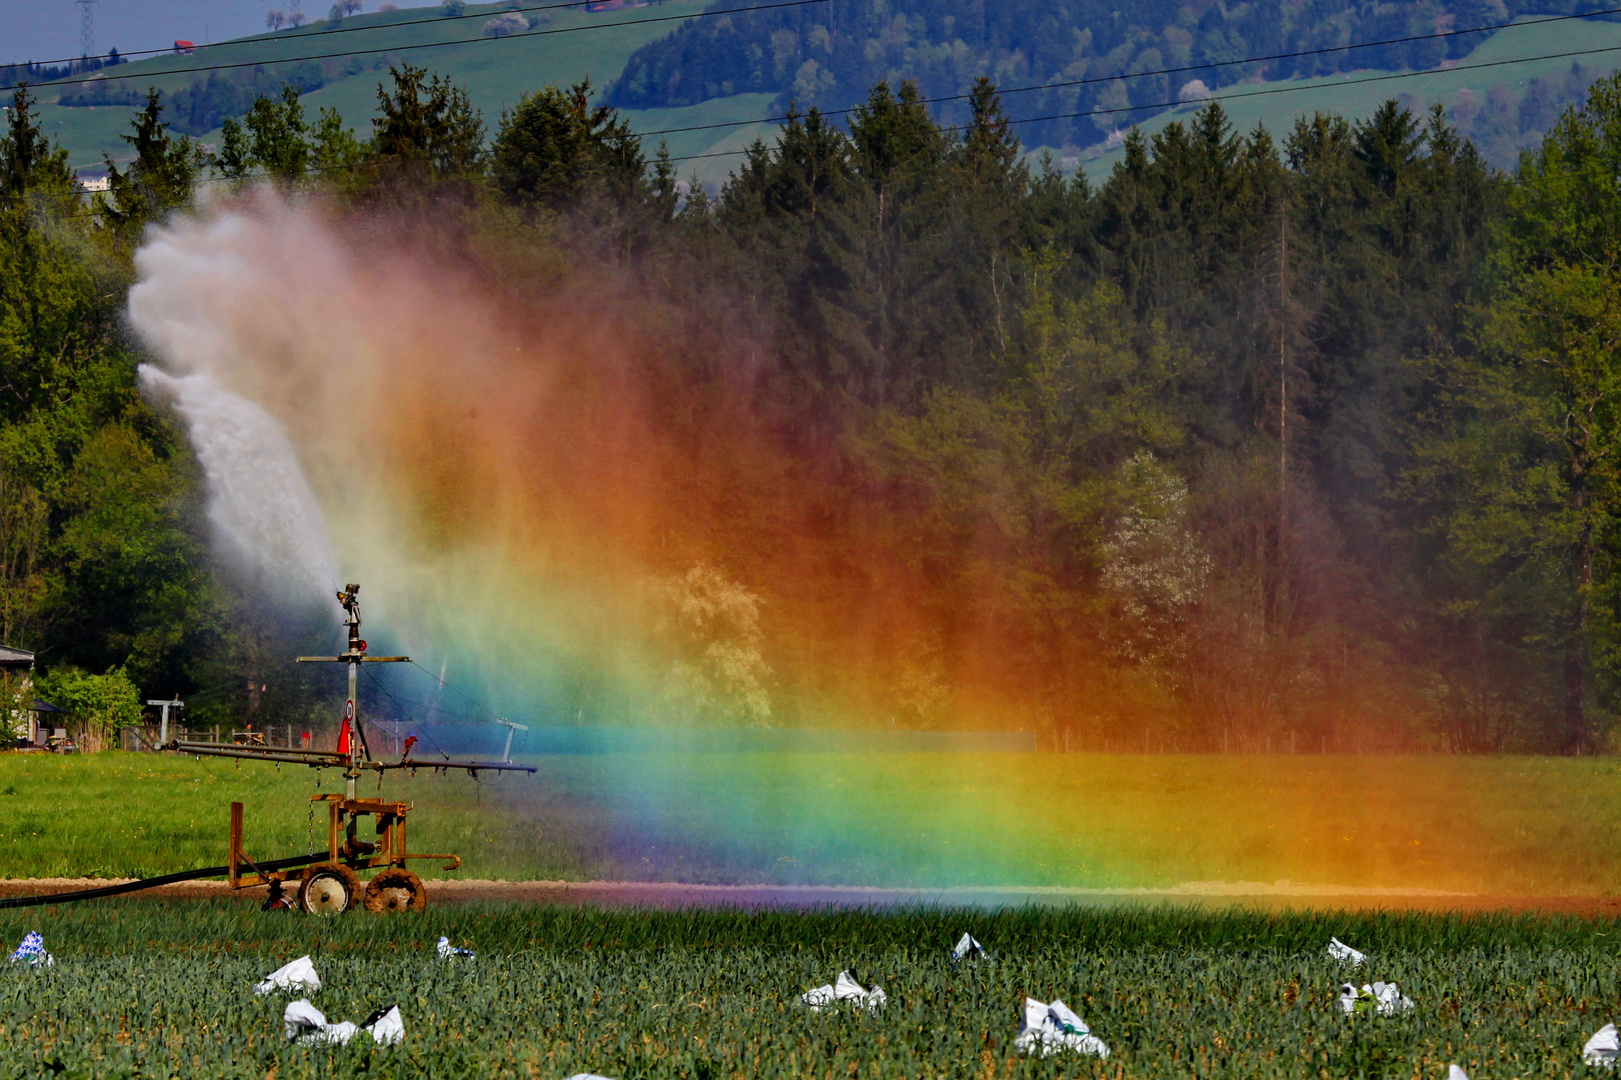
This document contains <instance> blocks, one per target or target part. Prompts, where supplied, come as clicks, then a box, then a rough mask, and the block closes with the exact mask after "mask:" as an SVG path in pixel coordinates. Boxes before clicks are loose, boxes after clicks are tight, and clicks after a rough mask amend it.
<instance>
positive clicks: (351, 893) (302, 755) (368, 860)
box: [152, 585, 535, 915]
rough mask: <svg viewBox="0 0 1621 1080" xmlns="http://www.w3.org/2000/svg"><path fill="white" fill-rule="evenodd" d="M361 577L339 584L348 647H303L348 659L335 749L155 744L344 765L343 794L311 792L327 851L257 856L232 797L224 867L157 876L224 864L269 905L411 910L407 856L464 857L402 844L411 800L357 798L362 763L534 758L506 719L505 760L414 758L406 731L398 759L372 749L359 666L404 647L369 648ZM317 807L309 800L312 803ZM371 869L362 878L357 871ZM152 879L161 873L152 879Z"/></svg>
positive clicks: (395, 765)
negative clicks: (249, 848)
mask: <svg viewBox="0 0 1621 1080" xmlns="http://www.w3.org/2000/svg"><path fill="white" fill-rule="evenodd" d="M359 596H360V586H359V585H345V586H344V589H343V591H342V592H340V593H338V603H340V604H342V605H343V610H344V614H345V616H346V617H345V619H344V623H345V625H346V626H348V628H349V648H348V649H347V650H346V651H344V652H342V653H340V654H338V655H337V656H300V657H299V658H298V661H299V663H302V664H346V665H348V668H349V698H348V702H347V704H346V705H345V707H344V716H343V727H342V729H341V732H340V734H339V736H338V747H337V749H336V750H303V749H290V748H283V747H275V746H242V745H238V744H236V743H215V742H191V741H189V740H185V739H175V740H172V741H170V742H166V743H164V744H162V746H161V747H159V749H161V750H166V751H172V752H175V753H180V754H191V755H194V756H197V757H229V758H247V759H249V760H253V761H274V762H288V763H292V764H295V765H308V766H309V767H310V768H314V769H322V768H336V769H342V770H343V782H344V786H343V794H342V795H335V794H326V793H317V794H315V795H311V796H310V801H311V803H312V804H313V803H325V804H326V807H327V850H326V851H325V852H316V853H314V854H311V855H299V856H294V857H293V858H290V859H276V860H272V861H260V862H255V861H254V860H253V859H251V858H249V857H248V854H247V852H246V851H244V850H243V846H242V804H241V803H239V802H233V803H232V804H231V830H230V840H229V843H228V847H227V858H226V864H225V866H224V867H223V868H220V867H210V868H209V870H208V871H192V872H189V873H187V874H184V875H169V876H168V877H167V878H164V879H161V880H162V881H175V880H184V879H186V878H189V877H217V876H219V873H220V872H221V871H222V869H223V873H224V875H225V878H226V881H227V882H228V883H229V884H230V887H231V888H233V889H252V888H260V887H264V886H269V889H270V895H269V898H268V899H267V900H266V901H265V909H266V910H275V909H279V908H290V907H297V908H298V909H300V910H302V911H305V912H308V913H309V914H311V915H341V914H343V913H344V912H346V911H348V910H350V909H351V908H353V907H355V906H357V903H358V904H359V906H363V907H365V909H366V910H367V911H374V912H390V911H413V910H418V909H420V908H422V907H423V906H425V905H426V904H427V902H428V892H427V890H426V889H425V888H424V887H423V885H422V879H421V878H419V877H417V875H416V874H414V873H412V872H411V870H410V868H409V867H408V865H407V864H408V863H409V862H410V860H412V859H444V860H447V862H446V864H445V867H444V868H445V869H446V870H454V869H456V868H457V867H458V866H460V865H461V857H460V856H458V855H431V854H422V853H419V852H412V851H409V850H407V848H406V841H405V819H406V815H407V814H408V813H409V812H410V811H411V806H412V804H410V803H408V802H396V801H391V800H388V799H362V798H360V797H359V795H358V794H356V791H355V787H356V782H357V781H358V780H359V779H360V777H361V776H362V775H363V774H365V773H366V772H375V773H377V774H378V777H379V779H380V778H381V776H382V774H383V773H385V772H388V771H390V770H392V769H410V770H413V771H414V770H416V769H420V768H427V769H435V770H439V771H445V770H449V769H466V770H467V772H468V774H469V775H471V776H474V777H477V776H478V774H479V773H480V772H484V771H500V772H528V773H532V772H534V771H535V767H534V766H532V765H514V764H513V763H512V762H511V760H510V756H511V754H510V749H511V746H512V737H511V730H510V729H511V728H512V727H521V725H508V726H509V731H508V735H507V747H508V755H507V756H508V758H509V760H506V761H455V760H451V759H450V758H444V759H443V760H420V759H415V758H412V757H411V748H412V746H413V745H414V744H415V742H416V740H415V739H407V740H406V741H405V745H404V749H403V750H402V751H401V754H400V759H399V760H398V761H384V760H382V759H381V758H380V757H373V756H372V753H371V749H370V747H369V745H368V744H367V741H366V728H365V726H364V725H363V724H362V723H361V719H360V686H359V682H360V665H361V664H402V663H409V662H410V659H411V658H410V657H408V656H368V655H366V642H365V641H364V640H363V639H362V638H361V636H360V600H359ZM310 813H311V815H312V816H313V814H314V813H315V808H314V806H313V805H312V806H311V808H310ZM365 819H370V820H371V821H372V822H373V838H372V839H370V840H367V839H363V838H362V836H361V823H362V821H363V820H365ZM369 871H376V874H375V875H374V876H373V877H372V879H371V880H370V881H368V882H366V883H365V885H364V887H363V886H362V884H361V881H360V875H361V874H362V873H366V872H369ZM152 883H153V884H158V883H159V879H152Z"/></svg>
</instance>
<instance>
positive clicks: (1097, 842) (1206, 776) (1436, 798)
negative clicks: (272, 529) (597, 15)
mask: <svg viewBox="0 0 1621 1080" xmlns="http://www.w3.org/2000/svg"><path fill="white" fill-rule="evenodd" d="M532 761H533V763H534V764H535V765H537V766H538V768H539V772H538V773H537V774H536V775H535V776H525V775H519V774H505V775H498V774H490V773H485V774H481V776H480V777H479V778H477V780H475V779H474V778H472V777H469V776H467V775H466V774H465V773H460V772H450V773H446V774H439V773H435V772H432V771H431V770H423V771H421V772H420V773H419V774H418V775H416V776H406V775H403V774H400V773H390V774H388V775H387V777H386V778H385V779H384V780H383V781H382V783H381V784H380V785H379V782H378V781H377V779H376V777H375V776H370V777H368V778H366V779H364V780H362V782H361V790H362V792H363V793H364V794H366V795H373V794H381V795H383V796H384V797H388V798H396V799H405V800H410V801H413V802H414V803H415V804H416V810H415V812H414V814H413V816H412V818H411V824H410V832H411V843H412V848H413V850H419V851H424V852H434V853H444V852H455V853H458V854H460V855H461V856H462V857H463V860H464V862H463V866H462V869H461V870H460V871H457V872H456V873H455V874H452V875H448V876H457V877H463V878H506V879H511V880H536V879H540V880H557V879H572V880H582V879H583V880H664V881H689V882H710V883H778V884H820V885H870V886H895V887H918V888H943V887H949V886H984V887H991V886H1054V887H1070V888H1093V889H1133V888H1167V887H1172V886H1178V885H1186V884H1188V883H1192V882H1228V883H1233V882H1260V883H1267V884H1270V883H1274V882H1278V881H1287V882H1292V883H1295V884H1296V885H1309V886H1338V887H1349V888H1376V889H1391V890H1401V889H1434V890H1445V891H1451V892H1460V893H1487V894H1496V895H1614V894H1615V893H1616V892H1617V891H1618V890H1621V869H1618V868H1617V866H1616V863H1615V860H1613V859H1609V858H1607V857H1606V856H1605V853H1606V852H1609V851H1613V850H1615V849H1616V847H1617V846H1618V845H1621V763H1618V762H1617V761H1615V760H1613V759H1609V758H1591V757H1588V758H1538V757H1508V756H1503V757H1484V756H1482V757H1469V756H1440V755H1436V756H1414V757H1380V756H1371V755H1369V756H1334V755H1328V756H1322V755H1304V754H1303V755H1299V756H1292V755H1271V756H1245V755H1230V756H1217V755H1174V754H1165V755H1160V754H969V753H815V752H802V753H786V752H775V753H662V754H592V755H549V756H545V757H539V758H534V759H532ZM340 789H341V778H340V777H339V776H338V775H337V774H336V773H335V772H334V771H332V770H324V771H317V770H312V769H309V768H306V767H303V766H293V765H284V766H281V767H279V768H278V767H276V766H274V765H270V764H266V763H262V762H241V763H236V762H233V761H228V760H219V759H205V760H195V759H190V758H183V757H178V756H175V755H154V754H137V753H124V752H108V753H103V754H97V755H86V756H80V757H74V756H67V757H58V756H47V755H40V754H4V755H0V877H6V878H24V877H57V876H73V877H77V876H85V875H99V876H106V877H127V876H135V877H139V876H148V875H153V874H160V873H168V872H172V871H177V870H183V869H188V868H191V867H200V866H213V865H218V864H220V863H222V862H223V861H224V849H225V833H226V824H227V813H228V805H229V803H230V802H232V801H233V800H234V801H240V802H242V803H243V804H244V806H245V817H246V826H245V829H246V846H247V851H248V854H249V855H250V856H251V857H253V858H255V859H259V858H267V859H268V858H278V857H282V856H287V855H293V854H300V853H302V852H305V851H308V850H311V848H312V846H313V844H314V843H316V842H320V840H321V838H322V837H323V836H324V828H325V826H324V818H322V817H321V816H320V815H321V812H320V810H318V811H317V813H316V814H314V815H312V814H311V813H310V803H309V797H310V795H311V794H312V793H315V792H317V791H337V790H340ZM437 867H438V864H436V863H430V862H427V861H424V862H422V863H421V864H419V866H418V867H417V869H418V871H419V872H421V873H423V874H424V876H430V877H431V876H434V875H437V874H439V873H440V872H439V870H438V869H437Z"/></svg>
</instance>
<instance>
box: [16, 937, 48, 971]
mask: <svg viewBox="0 0 1621 1080" xmlns="http://www.w3.org/2000/svg"><path fill="white" fill-rule="evenodd" d="M11 962H12V963H13V964H16V963H23V964H27V965H28V966H29V967H50V966H51V965H52V964H55V963H56V960H55V959H54V958H53V957H52V956H51V954H50V953H48V952H46V951H45V939H44V938H42V937H40V936H39V931H38V930H30V931H28V933H26V934H24V935H23V941H22V944H21V945H18V946H17V951H16V952H14V953H12V954H11Z"/></svg>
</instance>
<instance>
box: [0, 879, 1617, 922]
mask: <svg viewBox="0 0 1621 1080" xmlns="http://www.w3.org/2000/svg"><path fill="white" fill-rule="evenodd" d="M116 883H117V882H116V881H115V880H109V879H105V878H96V879H91V878H37V879H21V880H0V897H4V896H39V895H49V894H52V893H60V892H73V891H75V890H78V889H93V888H98V887H100V886H103V885H112V884H116ZM427 886H428V896H429V898H430V900H431V901H432V902H434V903H452V904H454V903H466V902H475V901H476V902H483V903H490V902H508V903H524V904H570V905H591V906H601V907H647V908H683V907H710V908H757V907H775V908H793V909H805V908H819V907H841V908H852V907H879V908H882V907H899V906H928V907H1010V906H1013V907H1016V906H1022V905H1025V904H1071V903H1073V904H1086V905H1098V906H1107V905H1119V904H1145V903H1146V904H1159V903H1177V904H1187V905H1190V906H1195V907H1233V906H1241V907H1260V908H1265V909H1268V910H1286V909H1290V908H1297V909H1298V908H1316V909H1362V910H1370V909H1371V910H1392V911H1463V912H1487V911H1511V912H1543V913H1546V914H1569V915H1580V916H1584V917H1588V918H1606V917H1608V918H1614V917H1621V897H1609V896H1489V895H1474V894H1468V893H1446V892H1439V891H1436V890H1423V891H1403V890H1396V889H1345V888H1336V887H1334V886H1311V885H1295V884H1291V883H1288V882H1276V883H1273V884H1270V885H1268V884H1262V883H1256V882H1195V883H1191V884H1188V885H1181V886H1177V887H1175V888H1169V889H1059V888H1016V887H1009V888H953V889H880V888H866V887H839V886H825V885H689V884H679V883H674V882H628V881H585V882H569V881H429V882H428V883H427ZM126 895H127V896H131V897H163V898H167V899H201V898H214V897H231V898H235V899H239V900H241V901H243V902H244V903H247V902H257V901H260V900H262V899H263V898H264V890H263V889H246V890H242V891H239V892H232V891H231V890H230V889H229V888H227V887H226V885H225V883H224V882H222V881H188V882H181V883H179V884H176V885H164V886H161V887H159V888H156V889H150V890H146V891H144V892H140V893H129V894H126Z"/></svg>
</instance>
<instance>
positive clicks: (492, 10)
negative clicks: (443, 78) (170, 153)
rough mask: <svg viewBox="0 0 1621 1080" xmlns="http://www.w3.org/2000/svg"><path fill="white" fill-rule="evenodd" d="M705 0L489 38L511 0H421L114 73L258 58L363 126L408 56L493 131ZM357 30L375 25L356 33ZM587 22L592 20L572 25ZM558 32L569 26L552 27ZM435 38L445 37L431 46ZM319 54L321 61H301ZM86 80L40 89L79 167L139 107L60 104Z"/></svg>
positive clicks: (574, 18) (687, 150) (150, 77)
mask: <svg viewBox="0 0 1621 1080" xmlns="http://www.w3.org/2000/svg"><path fill="white" fill-rule="evenodd" d="M703 6H704V5H703V3H702V0H668V2H665V3H661V4H659V5H657V6H650V7H644V8H637V9H632V10H627V11H613V12H602V13H588V12H585V11H582V10H577V9H568V10H559V11H554V12H548V13H546V14H547V15H549V16H550V21H549V22H546V23H543V24H541V25H540V26H538V27H536V28H535V29H534V30H532V31H531V32H529V33H526V34H517V35H513V36H511V37H504V38H486V37H481V36H480V32H481V28H482V26H483V22H484V20H485V19H487V18H489V17H492V16H495V15H498V14H501V13H503V12H505V11H507V10H508V6H507V5H505V4H501V5H494V4H492V5H484V6H470V7H469V8H468V9H467V10H468V13H469V14H470V15H471V16H472V17H470V18H459V19H443V18H432V17H425V16H424V13H423V9H420V8H417V9H413V10H410V11H398V12H388V13H378V14H370V15H362V16H358V17H355V18H352V19H348V20H345V21H344V23H343V24H342V28H343V30H344V31H345V32H344V33H341V34H334V33H331V32H329V31H328V30H327V29H326V24H325V23H316V24H313V25H312V26H306V27H303V28H300V29H298V30H293V31H282V32H279V33H276V34H261V35H258V36H255V37H251V38H244V39H242V40H240V41H235V42H229V43H226V44H223V45H220V46H216V47H213V48H210V49H207V50H200V51H199V52H197V53H196V54H194V55H192V56H162V57H155V58H151V59H147V60H142V61H138V62H135V63H131V64H128V65H124V66H120V67H118V68H117V69H115V70H116V72H117V78H116V79H109V80H108V81H109V82H110V83H113V84H114V85H115V87H116V86H117V84H124V85H123V86H122V87H119V88H120V89H125V90H127V91H128V92H129V93H131V94H136V93H140V92H142V91H144V89H145V88H146V87H148V86H156V87H158V88H159V89H161V90H164V91H165V92H166V93H168V94H173V93H174V92H176V91H179V90H181V89H183V88H186V87H189V86H190V85H191V84H192V83H193V82H194V81H196V80H199V79H201V78H203V77H204V76H203V74H202V73H201V71H200V69H202V68H206V67H212V66H215V65H222V64H242V63H248V62H255V61H256V62H259V63H261V64H263V65H264V66H265V68H266V73H265V74H264V75H263V76H261V79H260V81H261V82H263V83H268V84H271V85H274V84H275V83H276V82H278V81H280V80H282V79H286V80H289V81H294V82H300V81H301V79H302V80H303V81H302V84H303V85H308V84H309V82H310V81H316V82H319V83H320V85H319V86H318V87H316V88H315V89H311V90H308V91H307V92H306V94H305V101H306V103H307V104H308V106H309V107H310V109H311V111H312V112H313V111H314V110H315V109H316V108H319V107H322V106H327V107H331V108H335V109H337V110H338V111H339V112H341V113H342V114H343V116H344V117H345V118H346V119H347V120H349V121H350V122H351V123H352V124H354V125H355V126H356V127H357V128H359V129H361V133H362V134H365V130H366V128H367V126H368V122H369V117H370V116H371V114H372V112H373V110H374V108H375V106H376V91H377V84H378V82H379V80H380V79H381V78H382V77H383V75H384V74H385V73H386V70H387V68H388V66H389V65H390V64H391V63H398V62H401V61H404V62H409V63H412V64H417V65H419V66H423V67H427V68H429V69H431V70H433V71H436V72H441V73H444V74H446V75H448V76H450V77H451V78H452V79H454V80H456V81H457V82H458V83H460V84H462V85H463V86H464V87H465V88H466V89H467V92H468V94H469V95H470V96H471V97H472V99H473V103H474V104H475V105H476V106H478V107H479V108H480V109H481V110H483V112H484V114H485V119H486V121H487V122H488V123H489V124H490V125H491V127H492V128H493V126H494V123H495V121H496V120H497V118H498V117H499V115H500V113H501V110H502V109H504V108H508V107H510V106H511V105H513V104H515V103H516V102H517V100H518V99H519V98H520V97H521V96H522V95H523V94H524V93H526V92H527V91H530V90H534V89H537V88H539V87H541V86H544V85H546V84H547V83H558V84H568V83H573V82H575V81H578V80H579V79H581V78H584V77H586V76H590V77H591V79H592V80H593V81H594V82H596V83H598V84H605V83H606V82H608V81H609V80H611V79H612V78H614V76H616V75H617V74H618V73H619V70H620V69H621V68H622V67H623V66H624V64H625V61H626V59H627V58H628V57H629V56H630V54H631V53H632V52H633V51H635V49H637V48H638V47H639V46H641V45H644V44H646V43H647V42H649V41H651V40H653V39H654V38H656V37H659V36H661V35H663V34H667V33H669V32H670V31H671V30H672V29H673V28H674V27H675V26H679V25H681V24H680V23H679V22H670V21H661V22H660V21H652V20H659V19H663V20H668V18H669V17H670V16H672V15H680V14H685V13H688V12H695V11H699V10H701V9H702V7H703ZM355 27H366V28H367V29H365V30H361V31H352V30H351V28H355ZM585 27H593V29H580V30H578V32H572V31H574V30H575V29H576V28H585ZM559 30H563V31H571V32H567V33H556V32H554V31H559ZM469 39H471V40H469ZM433 42H443V43H444V44H440V45H430V44H429V43H433ZM350 50H353V51H350ZM328 54H338V55H328ZM312 56H319V57H322V59H319V60H315V61H308V60H304V59H303V58H306V57H312ZM311 65H314V66H315V70H314V71H311V70H310V69H311ZM251 72H252V69H251V68H247V69H235V70H234V71H224V72H219V73H218V77H231V76H239V77H246V76H248V75H249V74H251ZM311 76H313V78H311ZM80 89H81V88H80V87H79V86H77V85H73V86H68V85H60V84H58V85H55V86H53V85H49V84H48V85H45V86H42V87H40V91H39V92H40V95H41V97H42V98H43V99H44V101H45V104H44V106H43V107H42V109H41V115H42V118H43V120H44V122H45V124H46V125H47V129H48V130H49V131H51V132H52V133H53V134H55V135H56V137H57V138H59V139H60V140H61V141H62V144H63V145H64V146H66V147H67V148H68V151H69V154H70V155H71V159H72V163H73V165H74V166H76V167H79V168H90V167H94V166H96V165H99V164H100V163H101V155H102V154H103V153H110V154H112V155H113V157H114V159H115V160H119V159H122V158H123V157H125V156H127V147H126V146H125V144H124V143H123V142H122V141H121V140H120V139H119V135H120V134H122V133H124V132H126V131H127V130H128V122H129V117H130V114H131V113H132V111H133V109H132V107H131V106H130V105H128V104H116V105H103V106H89V107H85V106H80V107H65V106H62V105H60V104H57V103H56V102H57V101H58V100H59V98H60V97H61V96H62V94H63V93H64V92H66V93H69V94H71V93H76V92H79V91H80ZM769 99H770V96H769V95H764V94H745V95H738V96H736V97H734V98H731V99H728V100H725V101H716V102H707V103H704V104H703V105H699V106H696V107H691V108H682V109H651V110H647V111H645V112H642V113H637V114H633V117H632V119H633V122H634V123H635V124H636V126H637V127H638V128H641V129H648V130H651V129H654V128H662V127H688V126H691V125H694V124H704V123H714V122H725V121H738V120H749V119H753V118H755V117H759V116H764V115H767V112H766V107H767V103H768V102H769ZM727 134H728V133H727V132H725V131H722V132H718V133H704V132H694V133H690V134H687V135H672V136H671V137H670V145H671V152H672V153H677V154H693V153H704V152H707V151H708V150H709V149H710V147H711V146H712V145H713V144H714V143H716V142H717V141H721V140H723V139H725V138H726V136H727ZM217 135H218V127H217V126H215V127H213V128H211V129H209V130H207V131H204V132H200V133H199V137H200V138H202V140H203V141H204V142H213V141H215V140H216V138H217Z"/></svg>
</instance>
